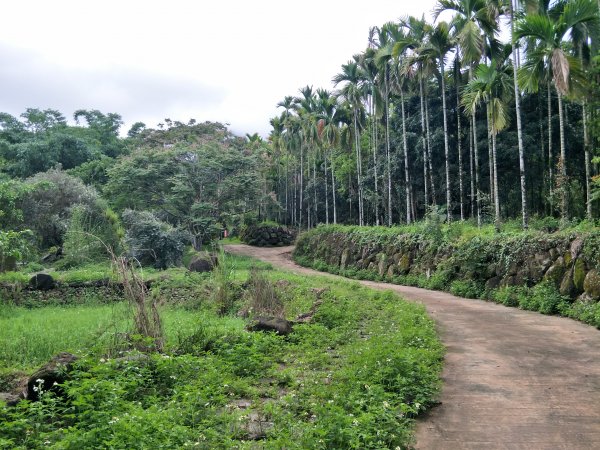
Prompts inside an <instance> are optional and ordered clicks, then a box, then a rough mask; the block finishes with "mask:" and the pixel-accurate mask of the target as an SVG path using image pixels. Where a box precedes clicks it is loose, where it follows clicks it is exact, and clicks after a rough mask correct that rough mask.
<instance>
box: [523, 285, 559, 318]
mask: <svg viewBox="0 0 600 450" xmlns="http://www.w3.org/2000/svg"><path fill="white" fill-rule="evenodd" d="M565 304H566V298H565V297H563V296H562V295H560V292H559V291H558V289H557V288H556V286H555V285H554V284H553V283H552V282H551V281H543V282H541V283H540V284H538V285H536V286H534V287H533V288H531V289H530V290H529V295H523V296H520V297H519V306H520V307H521V308H523V309H528V310H531V311H539V312H541V313H542V314H555V313H557V312H559V311H560V310H561V309H563V308H564V306H565Z"/></svg>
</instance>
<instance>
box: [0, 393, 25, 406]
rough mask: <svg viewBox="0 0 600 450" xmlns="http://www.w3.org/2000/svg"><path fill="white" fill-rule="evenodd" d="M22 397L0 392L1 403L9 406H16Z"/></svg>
mask: <svg viewBox="0 0 600 450" xmlns="http://www.w3.org/2000/svg"><path fill="white" fill-rule="evenodd" d="M19 400H21V397H19V396H18V395H16V394H12V393H10V392H0V402H5V403H6V404H7V405H8V406H15V405H16V404H17V403H19Z"/></svg>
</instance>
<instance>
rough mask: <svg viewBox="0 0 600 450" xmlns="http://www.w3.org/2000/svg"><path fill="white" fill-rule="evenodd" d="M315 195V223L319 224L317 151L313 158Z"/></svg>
mask: <svg viewBox="0 0 600 450" xmlns="http://www.w3.org/2000/svg"><path fill="white" fill-rule="evenodd" d="M313 195H314V198H315V199H314V203H315V220H314V224H315V225H317V224H318V223H319V203H318V201H317V154H316V152H315V155H314V158H313Z"/></svg>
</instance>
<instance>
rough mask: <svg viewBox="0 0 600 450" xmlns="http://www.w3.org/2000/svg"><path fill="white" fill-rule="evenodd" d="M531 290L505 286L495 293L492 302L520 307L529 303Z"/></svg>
mask: <svg viewBox="0 0 600 450" xmlns="http://www.w3.org/2000/svg"><path fill="white" fill-rule="evenodd" d="M528 291H529V290H528V289H527V288H526V287H523V286H505V287H501V288H499V289H497V290H496V291H494V292H493V293H492V294H491V296H492V300H494V301H495V302H497V303H501V304H503V305H504V306H520V305H521V304H526V303H527V302H528V296H529V292H528Z"/></svg>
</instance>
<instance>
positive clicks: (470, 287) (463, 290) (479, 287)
mask: <svg viewBox="0 0 600 450" xmlns="http://www.w3.org/2000/svg"><path fill="white" fill-rule="evenodd" d="M483 291H484V287H483V284H481V283H479V282H477V281H473V280H464V281H463V280H454V281H453V282H452V284H451V285H450V292H452V294H453V295H456V296H458V297H465V298H480V297H481V294H482V293H483Z"/></svg>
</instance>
